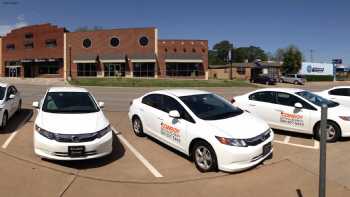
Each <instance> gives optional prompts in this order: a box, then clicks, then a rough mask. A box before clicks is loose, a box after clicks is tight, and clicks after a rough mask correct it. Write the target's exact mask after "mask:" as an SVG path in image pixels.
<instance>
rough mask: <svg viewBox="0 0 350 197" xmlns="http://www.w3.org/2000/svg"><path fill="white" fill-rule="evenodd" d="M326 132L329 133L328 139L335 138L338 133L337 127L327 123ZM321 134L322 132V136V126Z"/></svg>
mask: <svg viewBox="0 0 350 197" xmlns="http://www.w3.org/2000/svg"><path fill="white" fill-rule="evenodd" d="M326 133H327V140H331V139H333V138H334V137H335V135H336V131H335V128H334V127H333V126H332V125H330V124H327V126H326ZM319 134H320V137H321V128H320V130H319Z"/></svg>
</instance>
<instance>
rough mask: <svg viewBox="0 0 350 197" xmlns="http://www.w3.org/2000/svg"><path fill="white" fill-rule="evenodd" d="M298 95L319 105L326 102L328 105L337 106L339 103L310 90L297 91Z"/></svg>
mask: <svg viewBox="0 0 350 197" xmlns="http://www.w3.org/2000/svg"><path fill="white" fill-rule="evenodd" d="M296 94H297V95H299V96H301V97H303V98H304V99H306V100H308V101H310V102H311V103H313V104H315V105H317V106H320V107H321V106H322V104H326V105H327V106H328V107H336V106H338V105H339V104H338V103H336V102H333V101H330V100H327V99H325V98H323V97H320V96H318V95H316V94H314V93H311V92H308V91H302V92H297V93H296Z"/></svg>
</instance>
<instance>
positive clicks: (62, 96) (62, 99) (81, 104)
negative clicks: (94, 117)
mask: <svg viewBox="0 0 350 197" xmlns="http://www.w3.org/2000/svg"><path fill="white" fill-rule="evenodd" d="M43 111H44V112H50V113H92V112H98V111H99V108H98V107H97V105H96V103H95V101H94V100H93V98H92V97H91V95H90V94H89V93H88V92H48V93H47V95H46V98H45V100H44V104H43Z"/></svg>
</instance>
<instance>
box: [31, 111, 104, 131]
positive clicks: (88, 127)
mask: <svg viewBox="0 0 350 197" xmlns="http://www.w3.org/2000/svg"><path fill="white" fill-rule="evenodd" d="M35 123H36V124H37V125H38V126H39V127H40V128H42V129H45V130H47V131H50V132H53V133H60V134H83V133H93V132H96V131H99V130H102V129H104V128H105V127H107V126H108V124H109V122H108V120H107V119H106V117H105V116H104V114H103V112H102V111H99V112H96V113H85V114H60V113H47V112H40V113H39V115H38V117H37V119H36V122H35Z"/></svg>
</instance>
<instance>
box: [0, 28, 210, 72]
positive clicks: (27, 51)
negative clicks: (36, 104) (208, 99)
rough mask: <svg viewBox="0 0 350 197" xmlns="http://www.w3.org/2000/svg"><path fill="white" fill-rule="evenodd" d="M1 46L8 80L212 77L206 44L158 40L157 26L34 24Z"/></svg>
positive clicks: (1, 64) (14, 33) (0, 64)
mask: <svg viewBox="0 0 350 197" xmlns="http://www.w3.org/2000/svg"><path fill="white" fill-rule="evenodd" d="M0 45H1V49H2V52H1V51H0V54H1V55H2V60H1V56H0V67H1V72H0V75H1V76H6V77H59V78H61V77H62V78H68V77H71V78H73V79H75V78H79V77H144V78H168V77H171V78H196V79H207V78H208V72H207V70H208V41H207V40H159V39H158V30H157V29H156V28H154V27H147V28H123V29H103V30H94V31H77V32H68V31H67V30H66V29H65V28H60V27H57V26H54V25H51V24H41V25H32V26H26V27H22V28H18V29H15V30H12V31H11V32H10V33H8V34H7V35H5V36H4V37H3V38H2V43H0Z"/></svg>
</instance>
